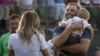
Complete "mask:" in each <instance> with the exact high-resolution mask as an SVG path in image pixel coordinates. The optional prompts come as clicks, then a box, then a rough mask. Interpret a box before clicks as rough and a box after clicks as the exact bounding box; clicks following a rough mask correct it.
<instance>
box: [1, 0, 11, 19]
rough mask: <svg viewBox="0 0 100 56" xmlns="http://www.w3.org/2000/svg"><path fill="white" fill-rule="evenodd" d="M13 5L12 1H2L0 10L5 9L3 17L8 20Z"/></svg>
mask: <svg viewBox="0 0 100 56" xmlns="http://www.w3.org/2000/svg"><path fill="white" fill-rule="evenodd" d="M11 4H12V0H0V8H3V10H4V14H3V16H4V17H6V18H8V16H9V10H10V5H11Z"/></svg>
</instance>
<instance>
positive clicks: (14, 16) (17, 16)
mask: <svg viewBox="0 0 100 56" xmlns="http://www.w3.org/2000/svg"><path fill="white" fill-rule="evenodd" d="M16 18H17V19H20V16H19V15H17V14H12V15H11V16H10V17H9V18H8V19H7V22H9V21H10V20H15V19H16Z"/></svg>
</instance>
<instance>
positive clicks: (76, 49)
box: [62, 29, 92, 53]
mask: <svg viewBox="0 0 100 56" xmlns="http://www.w3.org/2000/svg"><path fill="white" fill-rule="evenodd" d="M91 40H92V35H91V33H90V31H89V29H85V30H84V32H83V34H82V37H81V39H80V42H79V43H77V44H73V45H69V46H68V45H67V46H64V47H63V48H62V49H63V50H65V51H68V52H71V53H80V52H86V51H87V50H88V47H89V45H90V42H91Z"/></svg>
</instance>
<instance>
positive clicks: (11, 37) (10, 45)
mask: <svg viewBox="0 0 100 56" xmlns="http://www.w3.org/2000/svg"><path fill="white" fill-rule="evenodd" d="M12 44H13V36H12V34H11V35H10V36H9V40H8V49H13V47H12Z"/></svg>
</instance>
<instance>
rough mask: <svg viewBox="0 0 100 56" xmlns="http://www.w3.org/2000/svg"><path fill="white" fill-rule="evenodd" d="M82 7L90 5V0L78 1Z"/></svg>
mask: <svg viewBox="0 0 100 56" xmlns="http://www.w3.org/2000/svg"><path fill="white" fill-rule="evenodd" d="M80 2H81V4H82V5H90V4H91V1H90V0H80Z"/></svg>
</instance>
